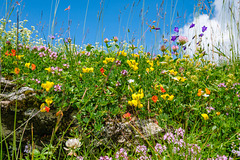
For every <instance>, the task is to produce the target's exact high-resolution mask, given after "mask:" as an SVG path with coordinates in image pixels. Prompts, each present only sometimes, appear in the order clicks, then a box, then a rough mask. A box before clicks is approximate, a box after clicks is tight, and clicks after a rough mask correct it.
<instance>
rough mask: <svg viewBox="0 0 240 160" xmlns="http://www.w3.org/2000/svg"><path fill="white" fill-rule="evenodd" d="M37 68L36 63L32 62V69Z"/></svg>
mask: <svg viewBox="0 0 240 160" xmlns="http://www.w3.org/2000/svg"><path fill="white" fill-rule="evenodd" d="M35 69H36V65H35V64H33V63H32V70H33V71H34V70H35Z"/></svg>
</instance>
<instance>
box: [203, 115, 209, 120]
mask: <svg viewBox="0 0 240 160" xmlns="http://www.w3.org/2000/svg"><path fill="white" fill-rule="evenodd" d="M201 115H202V117H203V118H204V120H208V119H209V117H208V115H207V114H201Z"/></svg>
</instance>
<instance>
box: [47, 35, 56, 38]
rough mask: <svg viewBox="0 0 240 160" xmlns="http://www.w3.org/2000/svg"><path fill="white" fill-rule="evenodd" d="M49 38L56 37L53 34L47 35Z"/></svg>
mask: <svg viewBox="0 0 240 160" xmlns="http://www.w3.org/2000/svg"><path fill="white" fill-rule="evenodd" d="M48 37H49V38H50V39H55V38H56V37H55V36H54V35H49V36H48Z"/></svg>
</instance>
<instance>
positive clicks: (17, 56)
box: [16, 55, 24, 60]
mask: <svg viewBox="0 0 240 160" xmlns="http://www.w3.org/2000/svg"><path fill="white" fill-rule="evenodd" d="M22 57H24V55H16V58H17V59H18V60H21V58H22Z"/></svg>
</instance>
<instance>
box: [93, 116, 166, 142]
mask: <svg viewBox="0 0 240 160" xmlns="http://www.w3.org/2000/svg"><path fill="white" fill-rule="evenodd" d="M163 132H164V129H162V128H161V127H159V125H158V124H156V123H155V122H154V121H153V120H151V119H148V120H136V121H130V122H114V121H111V122H107V123H106V125H105V126H104V127H103V128H102V132H101V133H100V136H99V138H98V140H97V141H96V142H95V144H96V145H97V146H100V145H106V144H107V145H108V146H111V145H115V144H116V143H118V144H125V145H127V146H131V145H138V143H139V140H140V139H149V138H150V137H151V138H153V137H155V138H158V137H160V134H161V133H163Z"/></svg>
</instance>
